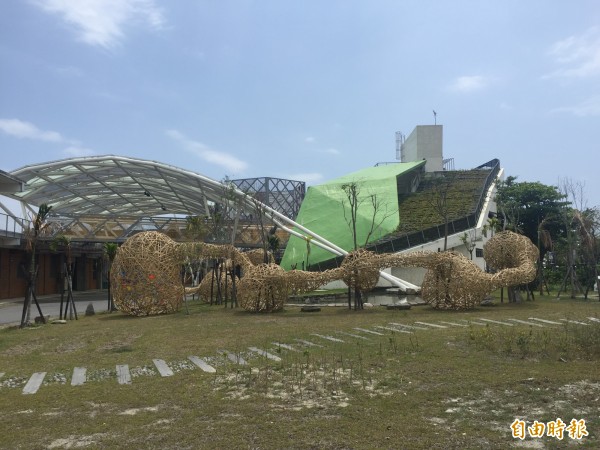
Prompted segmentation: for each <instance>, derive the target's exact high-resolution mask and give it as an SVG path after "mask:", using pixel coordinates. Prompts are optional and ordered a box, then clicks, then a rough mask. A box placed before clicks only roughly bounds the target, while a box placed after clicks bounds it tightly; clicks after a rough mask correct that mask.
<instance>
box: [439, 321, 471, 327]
mask: <svg viewBox="0 0 600 450" xmlns="http://www.w3.org/2000/svg"><path fill="white" fill-rule="evenodd" d="M440 323H444V324H446V325H452V326H453V327H468V326H469V325H465V324H464V323H456V322H444V321H441V322H440Z"/></svg>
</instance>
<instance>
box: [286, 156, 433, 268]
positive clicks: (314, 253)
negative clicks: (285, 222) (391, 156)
mask: <svg viewBox="0 0 600 450" xmlns="http://www.w3.org/2000/svg"><path fill="white" fill-rule="evenodd" d="M424 165H425V161H416V162H410V163H397V164H388V165H383V166H376V167H369V168H366V169H363V170H360V171H357V172H353V173H350V174H348V175H345V176H343V177H340V178H336V179H334V180H332V181H329V182H327V183H324V184H321V185H318V186H311V187H309V188H308V191H307V193H306V198H305V199H304V202H302V206H301V207H300V212H299V213H298V217H297V219H296V222H298V223H299V224H301V225H303V226H305V227H306V228H308V229H310V230H311V231H313V232H314V233H315V234H317V235H320V236H322V237H323V238H325V239H327V240H329V241H331V242H333V243H334V244H336V245H337V246H339V247H341V248H343V249H345V250H347V251H348V250H352V249H353V239H352V233H351V232H350V227H349V224H348V222H347V221H346V220H345V217H347V216H349V209H348V208H349V206H348V199H347V198H346V194H345V192H344V190H343V189H342V186H343V185H345V184H347V183H353V182H355V183H356V184H357V186H358V188H359V189H361V192H362V193H361V196H360V198H361V199H362V198H363V197H364V196H365V195H369V196H370V195H374V196H376V197H375V199H376V200H377V202H378V203H379V204H380V209H379V211H378V212H377V215H376V218H375V220H376V223H377V224H378V227H377V229H375V230H374V231H373V233H372V234H371V236H370V237H369V242H373V241H375V240H377V239H379V238H381V237H382V236H385V235H387V234H390V233H391V232H393V231H394V230H395V229H396V228H397V227H398V225H399V216H398V194H399V192H400V193H408V192H412V191H414V190H416V188H417V186H418V185H419V180H420V178H421V176H422V171H423V166H424ZM373 214H374V209H373V204H372V202H371V201H369V200H367V201H363V200H361V203H360V204H359V205H358V216H357V219H356V227H357V233H356V234H357V241H358V243H359V245H360V246H363V245H364V243H365V242H364V241H365V239H366V237H367V235H368V233H369V230H370V227H371V224H372V222H373V220H372V219H373ZM308 245H310V244H307V242H306V241H305V240H303V239H300V238H298V237H295V236H292V237H290V240H289V241H288V245H287V247H286V251H285V254H284V256H283V259H282V261H281V266H282V267H283V268H284V269H291V268H293V267H296V268H298V269H301V268H302V267H303V265H304V266H306V265H308V266H310V265H314V264H317V263H319V262H321V261H325V260H329V259H331V257H332V255H331V253H330V252H327V251H325V250H322V249H320V248H316V247H315V248H313V247H314V246H313V247H311V248H310V255H308V254H307V248H308V247H307V246H308ZM307 260H308V261H307Z"/></svg>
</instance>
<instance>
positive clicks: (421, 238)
mask: <svg viewBox="0 0 600 450" xmlns="http://www.w3.org/2000/svg"><path fill="white" fill-rule="evenodd" d="M487 168H489V169H491V170H490V173H489V174H488V176H487V177H486V179H485V183H484V186H483V189H482V190H481V194H480V195H479V199H478V200H477V207H476V208H475V212H473V213H471V214H469V215H467V216H466V217H462V218H460V219H456V220H453V221H450V222H448V234H449V235H450V234H456V233H460V232H461V231H466V230H468V229H470V228H474V227H475V226H477V221H478V219H479V216H480V214H481V211H482V210H483V207H484V205H485V200H486V197H487V193H488V190H489V188H490V186H491V184H492V183H493V182H494V181H495V180H496V178H497V177H498V173H499V172H500V160H498V159H492V160H491V161H488V162H486V163H484V164H482V165H480V166H478V167H476V168H475V169H487ZM444 235H445V233H444V224H441V225H435V226H433V227H429V228H426V229H424V230H421V231H415V232H412V233H406V234H402V235H399V236H393V237H390V238H388V239H382V240H379V241H376V242H373V243H371V244H369V245H367V246H366V247H365V248H366V249H367V250H370V251H372V252H375V253H397V252H401V251H403V250H407V249H409V248H411V247H416V246H417V245H422V244H427V243H429V242H433V241H437V240H438V239H442V238H443V237H444ZM343 260H344V257H343V256H336V257H335V258H332V259H328V260H327V261H323V262H320V263H316V264H311V265H310V266H309V270H318V271H321V270H326V269H333V268H335V267H339V266H340V264H341V263H342V261H343Z"/></svg>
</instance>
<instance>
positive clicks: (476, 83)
mask: <svg viewBox="0 0 600 450" xmlns="http://www.w3.org/2000/svg"><path fill="white" fill-rule="evenodd" d="M490 81H491V80H490V79H489V78H486V77H483V76H481V75H465V76H462V77H458V78H456V80H454V82H453V83H452V84H451V85H450V90H451V91H453V92H463V93H469V92H475V91H480V90H482V89H485V88H486V87H488V86H489V84H490Z"/></svg>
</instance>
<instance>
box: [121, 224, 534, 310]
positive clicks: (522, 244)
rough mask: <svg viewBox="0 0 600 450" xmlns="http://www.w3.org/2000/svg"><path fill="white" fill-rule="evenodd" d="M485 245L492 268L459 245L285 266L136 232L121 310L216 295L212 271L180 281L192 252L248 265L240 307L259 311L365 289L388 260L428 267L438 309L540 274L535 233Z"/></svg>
mask: <svg viewBox="0 0 600 450" xmlns="http://www.w3.org/2000/svg"><path fill="white" fill-rule="evenodd" d="M484 252H485V258H486V261H487V262H488V264H489V265H490V266H492V267H494V268H495V269H497V270H498V271H497V272H496V273H495V274H493V275H492V274H488V273H485V272H483V271H482V270H481V269H480V268H479V267H478V266H477V265H476V264H474V263H473V262H472V261H470V260H469V259H467V258H465V257H464V256H463V255H461V254H459V253H456V252H411V253H403V254H383V255H380V254H375V253H372V252H369V251H366V250H358V251H355V252H352V253H350V254H349V255H348V256H347V257H346V258H345V259H344V262H343V263H342V265H341V267H339V268H337V269H332V270H327V271H324V272H304V271H301V270H292V271H289V272H285V271H284V270H283V269H282V268H281V267H279V266H278V265H276V264H272V263H270V264H257V265H254V264H253V263H252V260H256V261H258V260H260V259H259V256H260V257H261V258H262V251H261V252H260V255H259V252H255V253H256V254H254V253H253V254H251V255H250V257H248V256H247V254H245V253H242V252H239V251H238V250H237V249H236V248H234V247H233V246H231V245H211V244H204V243H192V244H189V243H188V244H177V243H175V242H174V241H172V240H171V239H170V238H169V237H168V236H166V235H163V234H160V233H157V232H146V233H139V234H137V235H136V236H134V237H133V238H130V239H129V240H128V241H127V242H126V243H125V244H124V245H123V246H122V247H121V248H120V249H119V252H118V253H117V257H116V258H115V261H114V263H113V268H112V270H111V277H112V278H111V279H112V284H113V285H114V286H115V287H114V293H115V303H116V305H117V307H118V308H119V309H120V310H122V311H124V312H126V313H128V314H132V315H151V314H164V313H169V312H173V311H176V310H178V309H179V307H180V306H181V304H182V299H183V295H184V293H189V294H191V293H195V292H200V293H201V295H205V296H206V295H210V294H209V293H208V294H207V292H205V291H206V290H207V289H208V288H207V286H209V282H210V277H205V280H207V279H208V281H203V282H202V283H201V284H200V285H199V286H197V287H195V288H188V289H185V291H184V289H183V287H182V286H181V280H180V266H181V262H182V261H184V260H185V259H186V258H190V257H193V258H204V259H223V260H226V264H227V265H228V266H229V267H235V266H238V265H239V266H241V267H242V272H243V274H244V276H243V278H242V279H241V280H239V282H238V283H237V298H238V301H239V304H240V306H241V307H243V308H244V309H246V310H248V311H253V312H272V311H278V310H281V309H282V308H283V305H284V303H285V301H286V299H287V298H288V296H289V294H290V293H301V292H307V291H311V290H314V289H317V288H318V287H320V286H322V285H324V284H326V283H328V282H330V281H334V280H344V281H345V282H346V283H347V284H348V285H352V286H355V287H356V288H358V289H359V290H361V291H363V292H366V291H368V290H370V289H372V288H373V287H374V286H375V285H376V283H377V280H378V278H379V270H381V269H384V268H388V267H424V268H426V269H427V272H426V274H425V277H424V279H423V284H422V288H421V289H422V291H421V296H422V298H423V300H425V301H426V302H427V303H429V304H430V305H431V306H433V307H434V308H436V309H456V310H464V309H470V308H473V307H475V306H476V305H478V304H479V303H480V302H481V301H482V300H483V299H484V298H485V297H486V296H487V295H488V294H489V293H490V292H492V291H493V290H495V289H498V288H499V287H502V286H514V285H518V284H523V283H527V282H529V281H531V280H533V279H534V278H535V274H536V266H535V264H536V260H537V258H538V250H537V248H536V247H535V246H534V245H533V244H532V243H531V241H530V240H529V239H528V238H526V237H524V236H521V235H518V234H515V233H512V232H509V231H506V232H502V233H498V234H496V235H495V236H494V237H492V238H491V239H490V240H489V241H488V243H487V244H486V245H485V247H484ZM223 289H225V287H224V286H223Z"/></svg>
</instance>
